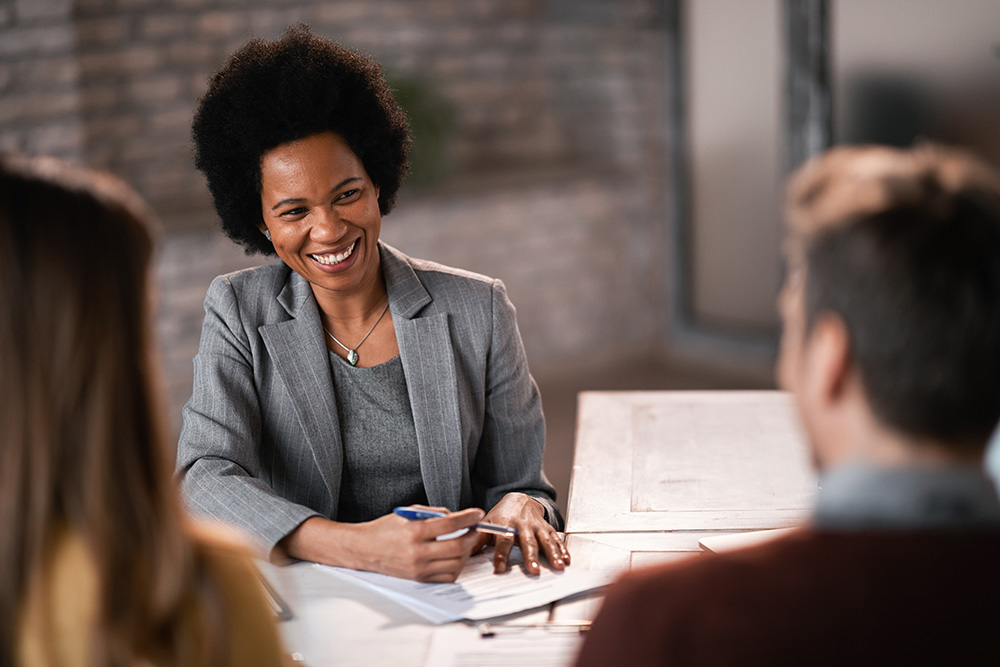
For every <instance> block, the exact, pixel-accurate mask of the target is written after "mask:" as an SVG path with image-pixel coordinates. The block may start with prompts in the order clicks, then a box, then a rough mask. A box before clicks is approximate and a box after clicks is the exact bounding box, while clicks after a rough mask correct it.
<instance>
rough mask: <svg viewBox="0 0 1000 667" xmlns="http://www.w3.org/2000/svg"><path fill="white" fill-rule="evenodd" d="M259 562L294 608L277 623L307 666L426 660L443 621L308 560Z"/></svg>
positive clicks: (546, 613)
mask: <svg viewBox="0 0 1000 667" xmlns="http://www.w3.org/2000/svg"><path fill="white" fill-rule="evenodd" d="M260 567H261V570H262V571H263V572H264V574H265V575H266V576H267V578H268V580H269V581H271V582H272V583H273V584H274V585H275V587H276V588H277V589H278V590H279V592H280V594H281V595H282V596H283V597H284V598H285V599H286V602H287V603H288V605H289V606H290V607H291V609H292V612H293V614H294V617H293V618H292V619H291V620H288V621H282V622H281V623H280V624H279V627H280V629H281V633H282V638H283V639H284V642H285V646H286V648H287V649H288V650H289V651H291V652H296V653H300V654H301V655H302V658H303V663H304V664H305V665H306V667H327V666H331V667H332V666H333V665H337V666H345V665H346V666H350V665H358V666H359V667H360V666H362V665H364V666H369V665H370V666H372V667H377V666H385V667H399V666H401V667H406V666H408V665H413V666H417V665H424V664H426V663H425V659H426V656H427V653H428V650H429V648H430V644H431V640H432V636H433V633H434V631H435V628H439V627H443V626H437V625H434V624H432V623H430V622H428V621H426V620H425V619H424V618H423V617H421V616H419V615H418V614H416V613H415V612H412V611H410V610H409V609H407V608H406V607H403V606H402V605H400V604H397V603H396V602H393V601H392V600H390V599H388V598H387V597H384V596H383V595H381V594H379V593H376V592H375V591H372V590H370V589H368V588H365V587H364V586H361V585H359V584H357V583H354V582H351V581H348V580H345V579H341V578H338V577H334V576H331V575H329V574H325V573H323V572H321V571H320V570H319V569H318V568H315V567H313V566H312V565H311V564H309V563H298V564H295V565H289V566H285V567H274V566H269V565H267V564H260ZM550 615H551V605H550V607H548V608H545V609H542V610H539V611H534V612H526V613H524V614H519V615H517V616H514V617H507V618H506V619H501V620H507V621H512V622H518V623H544V622H545V621H547V620H548V619H549V617H550ZM483 641H484V642H486V641H488V640H483ZM484 645H485V644H484Z"/></svg>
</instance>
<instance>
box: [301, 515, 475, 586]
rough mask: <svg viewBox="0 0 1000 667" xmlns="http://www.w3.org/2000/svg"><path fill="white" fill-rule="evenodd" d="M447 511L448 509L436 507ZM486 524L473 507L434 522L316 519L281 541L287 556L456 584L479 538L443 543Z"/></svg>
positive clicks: (471, 536) (394, 518)
mask: <svg viewBox="0 0 1000 667" xmlns="http://www.w3.org/2000/svg"><path fill="white" fill-rule="evenodd" d="M425 509H434V510H439V511H442V512H447V511H448V510H447V509H444V508H440V507H431V508H425ZM482 520H483V511H482V510H481V509H479V508H476V507H473V508H470V509H466V510H462V511H461V512H454V513H451V514H448V515H447V516H443V517H440V518H434V519H425V520H422V521H410V520H407V519H404V518H403V517H401V516H397V515H395V514H387V515H385V516H382V517H379V518H377V519H375V520H374V521H367V522H364V523H336V522H333V521H328V520H327V519H322V518H320V517H312V518H310V519H307V520H306V521H304V522H303V523H302V524H301V525H300V526H299V527H298V528H297V529H296V530H295V531H294V532H292V533H291V534H289V536H288V537H287V538H285V540H284V541H283V542H282V544H283V545H284V547H285V550H286V551H287V553H288V555H290V556H292V557H294V558H300V559H303V560H311V561H314V562H317V563H323V564H325V565H335V566H338V567H349V568H353V569H355V570H367V571H369V572H380V573H382V574H390V575H392V576H394V577H402V578H404V579H414V580H416V581H425V582H430V581H433V582H445V583H451V582H453V581H455V579H457V578H458V575H459V573H460V572H461V571H462V568H463V567H464V566H465V563H466V562H467V561H468V560H469V556H470V555H471V554H473V553H475V551H476V550H477V548H478V547H477V543H478V542H479V539H480V536H479V534H477V533H476V532H475V531H472V530H470V531H469V532H467V533H466V534H464V535H461V536H459V537H455V538H452V539H444V540H438V539H437V538H438V536H441V535H447V534H448V533H453V532H455V531H458V530H461V529H463V528H471V527H472V526H475V525H476V523H478V522H479V521H482Z"/></svg>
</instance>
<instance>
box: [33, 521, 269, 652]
mask: <svg viewBox="0 0 1000 667" xmlns="http://www.w3.org/2000/svg"><path fill="white" fill-rule="evenodd" d="M223 530H224V529H223ZM197 532H198V534H197V535H196V536H195V537H194V539H195V540H197V541H198V542H200V543H201V544H202V546H203V548H204V552H205V553H206V556H207V558H206V560H207V568H206V569H207V570H208V573H207V574H208V576H209V577H211V578H212V579H214V580H215V582H216V583H217V585H218V587H219V590H220V591H221V593H222V596H223V599H224V601H225V613H226V617H227V619H228V627H227V634H228V639H229V642H228V643H229V646H228V649H227V655H228V660H227V661H226V662H225V663H224V665H231V666H232V667H236V666H245V665H252V666H258V665H259V666H260V667H270V666H271V665H284V664H287V663H286V662H285V660H286V658H285V657H284V656H283V653H282V649H281V640H280V638H279V635H278V629H277V626H276V623H275V620H274V615H273V613H272V612H271V610H270V607H269V605H268V603H267V601H266V598H265V597H264V592H263V589H262V587H261V584H260V581H259V580H258V578H257V577H258V575H257V572H256V569H255V568H254V566H253V563H252V562H251V560H250V558H249V556H248V554H247V552H246V551H245V549H244V548H243V547H241V546H239V545H238V544H237V543H236V542H234V541H232V540H229V539H223V538H220V537H211V536H209V535H210V533H209V532H208V531H204V530H199V531H197ZM44 576H45V579H46V581H47V582H48V584H49V587H48V601H47V602H48V609H49V610H50V615H51V617H50V618H48V619H41V618H39V614H37V613H35V610H36V609H37V608H38V607H37V605H38V604H40V600H38V599H37V598H38V596H37V595H35V596H34V599H33V598H32V596H31V595H29V599H28V601H27V603H26V604H25V605H24V607H23V610H22V611H23V613H22V616H21V624H20V627H19V636H18V639H19V641H18V652H17V658H18V660H17V664H18V665H22V666H23V667H91V665H90V662H89V660H90V648H91V637H92V632H93V625H94V619H95V618H96V615H97V593H98V591H97V575H96V572H95V569H94V565H93V562H92V560H91V558H90V554H89V553H88V552H87V550H86V547H85V546H84V543H83V541H82V540H81V539H80V538H79V536H77V535H74V534H72V533H70V532H68V531H67V532H65V533H64V534H63V535H62V536H61V537H60V538H59V539H58V540H57V541H56V548H55V549H54V553H53V556H52V558H51V559H50V560H49V561H48V563H47V565H46V571H45V573H44ZM188 627H189V628H190V629H191V631H192V632H199V631H203V629H202V628H201V627H200V626H199V624H198V623H197V622H194V623H191V624H188ZM192 639H196V638H195V637H192ZM50 657H51V658H52V659H53V660H54V662H50Z"/></svg>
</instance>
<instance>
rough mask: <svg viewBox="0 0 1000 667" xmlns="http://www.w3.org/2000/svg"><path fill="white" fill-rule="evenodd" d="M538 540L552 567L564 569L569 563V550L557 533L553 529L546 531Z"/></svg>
mask: <svg viewBox="0 0 1000 667" xmlns="http://www.w3.org/2000/svg"><path fill="white" fill-rule="evenodd" d="M539 541H540V543H541V545H542V551H543V552H544V553H545V557H546V558H548V559H549V564H550V565H551V566H552V569H553V570H565V569H566V566H567V565H569V551H567V550H566V546H565V545H564V544H563V543H562V540H560V539H559V534H558V533H557V532H555V531H554V530H550V531H546V532H545V534H544V535H543V536H542V537H541V539H540V540H539Z"/></svg>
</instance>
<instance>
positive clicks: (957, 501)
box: [813, 463, 1000, 530]
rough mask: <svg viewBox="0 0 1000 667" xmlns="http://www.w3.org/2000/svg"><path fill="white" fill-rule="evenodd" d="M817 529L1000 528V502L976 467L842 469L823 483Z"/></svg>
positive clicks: (829, 474) (815, 518) (861, 466)
mask: <svg viewBox="0 0 1000 667" xmlns="http://www.w3.org/2000/svg"><path fill="white" fill-rule="evenodd" d="M813 524H814V525H815V526H816V527H818V528H825V529H832V530H863V529H886V528H888V529H899V530H912V529H928V528H985V527H994V528H995V527H997V526H1000V500H998V498H997V491H996V488H995V487H994V486H993V483H992V482H991V481H990V479H989V478H988V477H987V476H986V475H985V474H984V473H983V471H982V469H981V468H979V467H976V466H968V467H965V466H952V467H948V468H929V467H928V468H918V467H909V468H878V467H874V466H870V465H865V464H861V463H851V464H847V465H842V466H838V467H836V468H833V469H832V470H830V471H828V472H826V473H825V474H824V475H823V477H822V478H821V479H820V490H819V495H818V496H817V499H816V510H815V512H814V514H813Z"/></svg>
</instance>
